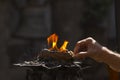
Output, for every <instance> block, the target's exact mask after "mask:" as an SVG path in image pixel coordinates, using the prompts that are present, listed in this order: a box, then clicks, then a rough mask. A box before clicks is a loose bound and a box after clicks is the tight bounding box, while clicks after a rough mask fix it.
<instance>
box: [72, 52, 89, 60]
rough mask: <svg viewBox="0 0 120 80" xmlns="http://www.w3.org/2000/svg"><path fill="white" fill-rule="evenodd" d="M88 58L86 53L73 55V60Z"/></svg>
mask: <svg viewBox="0 0 120 80" xmlns="http://www.w3.org/2000/svg"><path fill="white" fill-rule="evenodd" d="M86 57H88V52H79V53H77V54H76V55H74V58H77V59H82V58H86Z"/></svg>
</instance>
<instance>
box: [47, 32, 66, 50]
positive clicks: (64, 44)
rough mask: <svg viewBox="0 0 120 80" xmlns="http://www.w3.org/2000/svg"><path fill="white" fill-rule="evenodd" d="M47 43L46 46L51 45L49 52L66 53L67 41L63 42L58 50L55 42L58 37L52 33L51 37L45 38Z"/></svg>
mask: <svg viewBox="0 0 120 80" xmlns="http://www.w3.org/2000/svg"><path fill="white" fill-rule="evenodd" d="M47 41H48V45H49V46H50V44H52V48H50V49H49V50H57V51H60V52H65V51H67V49H66V47H67V44H68V41H64V43H63V45H62V46H61V47H60V49H58V47H57V42H58V36H57V35H56V34H55V33H54V34H52V35H51V36H49V37H48V38H47Z"/></svg>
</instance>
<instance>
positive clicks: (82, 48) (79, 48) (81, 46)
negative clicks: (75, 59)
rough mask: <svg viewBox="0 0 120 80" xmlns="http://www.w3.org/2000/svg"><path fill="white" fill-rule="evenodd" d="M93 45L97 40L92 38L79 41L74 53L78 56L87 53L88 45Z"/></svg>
mask: <svg viewBox="0 0 120 80" xmlns="http://www.w3.org/2000/svg"><path fill="white" fill-rule="evenodd" d="M92 43H95V40H94V39H93V38H91V37H88V38H86V39H83V40H80V41H78V42H77V44H76V46H75V48H74V53H75V54H77V53H79V52H81V51H87V49H88V45H91V44H92Z"/></svg>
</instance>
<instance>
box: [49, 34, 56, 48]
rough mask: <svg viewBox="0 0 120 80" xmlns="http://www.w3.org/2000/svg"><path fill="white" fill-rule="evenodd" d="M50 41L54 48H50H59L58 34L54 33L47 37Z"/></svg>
mask: <svg viewBox="0 0 120 80" xmlns="http://www.w3.org/2000/svg"><path fill="white" fill-rule="evenodd" d="M47 41H48V45H49V46H50V43H51V42H52V48H50V50H51V49H52V50H53V49H58V48H57V41H58V36H57V35H56V34H52V35H51V36H49V37H48V38H47Z"/></svg>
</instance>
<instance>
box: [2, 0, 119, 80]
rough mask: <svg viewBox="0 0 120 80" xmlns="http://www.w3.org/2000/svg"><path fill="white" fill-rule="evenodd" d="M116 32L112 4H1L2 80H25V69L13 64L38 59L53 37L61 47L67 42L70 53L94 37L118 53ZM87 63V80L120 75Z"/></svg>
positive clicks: (11, 0)
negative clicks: (52, 36)
mask: <svg viewBox="0 0 120 80" xmlns="http://www.w3.org/2000/svg"><path fill="white" fill-rule="evenodd" d="M116 31H117V30H116V25H115V8H114V1H113V0H0V54H1V55H0V80H25V76H26V68H19V67H15V66H13V64H14V63H17V62H22V61H24V60H31V59H33V58H34V57H36V56H37V54H38V52H39V51H40V50H41V49H43V48H46V47H47V42H46V41H47V40H46V39H47V37H48V36H49V35H51V34H52V33H56V34H58V36H59V44H60V45H61V44H62V42H63V41H64V40H68V41H69V45H68V49H69V50H73V49H74V46H75V44H76V42H77V41H78V40H81V39H84V38H86V37H89V36H91V37H93V38H94V39H96V40H97V41H98V42H99V43H100V44H102V45H104V46H107V47H108V48H110V49H112V50H113V51H117V50H118V42H117V41H118V40H117V39H118V38H117V37H118V36H117V35H116V33H117V32H116ZM85 62H86V63H88V65H90V66H91V68H88V69H84V70H83V73H84V78H85V80H110V76H112V75H114V74H115V75H114V76H116V75H118V74H119V73H116V72H112V71H111V70H110V69H109V68H108V67H107V66H106V65H105V64H103V63H97V62H95V61H93V60H86V61H85ZM113 73H114V74H113ZM111 74H112V75H111ZM113 80H117V79H113Z"/></svg>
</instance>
